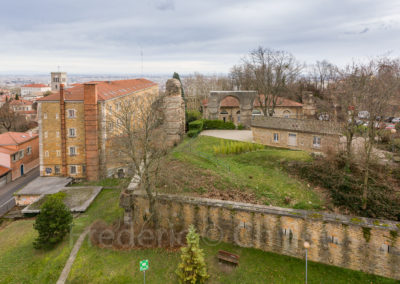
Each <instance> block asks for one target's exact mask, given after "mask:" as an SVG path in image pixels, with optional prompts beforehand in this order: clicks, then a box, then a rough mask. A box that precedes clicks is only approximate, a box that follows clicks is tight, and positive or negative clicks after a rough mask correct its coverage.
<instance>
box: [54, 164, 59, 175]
mask: <svg viewBox="0 0 400 284" xmlns="http://www.w3.org/2000/svg"><path fill="white" fill-rule="evenodd" d="M54 173H55V174H56V175H59V174H60V166H54Z"/></svg>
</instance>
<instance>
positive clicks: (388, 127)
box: [385, 123, 396, 129]
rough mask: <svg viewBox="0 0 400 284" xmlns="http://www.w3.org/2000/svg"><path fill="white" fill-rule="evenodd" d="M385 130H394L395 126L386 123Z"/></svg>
mask: <svg viewBox="0 0 400 284" xmlns="http://www.w3.org/2000/svg"><path fill="white" fill-rule="evenodd" d="M385 129H396V125H394V124H393V123H388V124H386V127H385Z"/></svg>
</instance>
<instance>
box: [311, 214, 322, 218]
mask: <svg viewBox="0 0 400 284" xmlns="http://www.w3.org/2000/svg"><path fill="white" fill-rule="evenodd" d="M309 216H310V217H311V218H313V219H322V214H319V213H312V214H310V215H309Z"/></svg>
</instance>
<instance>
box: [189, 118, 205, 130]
mask: <svg viewBox="0 0 400 284" xmlns="http://www.w3.org/2000/svg"><path fill="white" fill-rule="evenodd" d="M190 130H198V131H199V132H200V131H202V130H203V121H202V120H195V121H192V122H190V123H189V131H190Z"/></svg>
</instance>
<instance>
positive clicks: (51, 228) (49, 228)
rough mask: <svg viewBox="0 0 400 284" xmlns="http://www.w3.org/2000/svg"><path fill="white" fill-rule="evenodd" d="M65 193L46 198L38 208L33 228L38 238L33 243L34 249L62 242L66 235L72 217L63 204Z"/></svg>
mask: <svg viewBox="0 0 400 284" xmlns="http://www.w3.org/2000/svg"><path fill="white" fill-rule="evenodd" d="M65 195H66V194H65V192H58V193H55V194H52V195H48V196H46V197H45V198H46V201H45V202H44V203H43V205H42V206H41V208H40V214H39V215H38V216H37V218H36V221H35V223H34V224H33V227H34V228H35V230H37V231H38V233H39V236H38V237H37V238H36V240H35V241H34V243H33V246H34V247H35V248H36V249H40V248H44V247H50V246H53V245H55V244H57V243H58V242H60V241H62V240H63V238H64V237H65V235H66V234H67V233H68V231H69V229H70V226H71V223H72V215H71V212H70V211H69V208H68V207H67V206H66V205H65V204H64V203H63V199H64V198H65Z"/></svg>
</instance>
